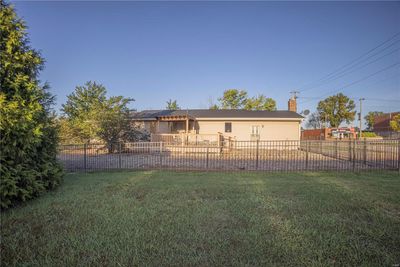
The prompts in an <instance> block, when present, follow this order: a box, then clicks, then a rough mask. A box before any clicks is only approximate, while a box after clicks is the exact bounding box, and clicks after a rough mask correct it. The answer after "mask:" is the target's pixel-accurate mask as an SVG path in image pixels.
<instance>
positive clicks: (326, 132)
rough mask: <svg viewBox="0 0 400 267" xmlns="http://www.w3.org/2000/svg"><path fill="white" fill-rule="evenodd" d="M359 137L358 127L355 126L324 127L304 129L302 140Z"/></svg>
mask: <svg viewBox="0 0 400 267" xmlns="http://www.w3.org/2000/svg"><path fill="white" fill-rule="evenodd" d="M355 138H357V132H356V129H355V128H353V127H341V128H322V129H310V130H303V131H302V132H301V139H302V140H327V139H355Z"/></svg>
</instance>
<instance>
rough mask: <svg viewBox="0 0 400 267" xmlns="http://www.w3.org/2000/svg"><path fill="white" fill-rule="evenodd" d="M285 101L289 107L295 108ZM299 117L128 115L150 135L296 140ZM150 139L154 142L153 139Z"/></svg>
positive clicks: (195, 112) (204, 112)
mask: <svg viewBox="0 0 400 267" xmlns="http://www.w3.org/2000/svg"><path fill="white" fill-rule="evenodd" d="M293 101H295V100H291V101H289V107H290V108H292V109H295V107H296V105H295V103H294V104H293ZM302 119H303V117H302V116H301V115H299V114H297V113H296V112H295V111H289V110H279V111H249V110H209V109H188V110H144V111H141V112H134V113H132V120H133V121H134V122H135V123H136V124H137V125H138V126H140V127H142V128H143V129H146V130H147V131H148V132H150V133H151V134H152V135H153V136H154V135H163V134H164V135H166V136H167V135H168V134H182V133H183V134H191V135H193V134H196V135H217V134H219V135H221V136H223V138H224V139H233V140H237V141H249V140H300V123H301V121H302ZM153 140H154V139H153Z"/></svg>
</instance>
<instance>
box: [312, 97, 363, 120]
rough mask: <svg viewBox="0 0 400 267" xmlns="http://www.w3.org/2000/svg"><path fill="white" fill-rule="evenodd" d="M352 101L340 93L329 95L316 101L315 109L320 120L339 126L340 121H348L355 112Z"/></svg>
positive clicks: (352, 117)
mask: <svg viewBox="0 0 400 267" xmlns="http://www.w3.org/2000/svg"><path fill="white" fill-rule="evenodd" d="M355 107H356V106H355V104H354V101H353V100H351V99H350V98H348V97H347V96H345V95H344V94H342V93H339V94H337V95H333V96H329V97H327V98H326V99H324V100H322V101H320V102H319V103H318V107H317V111H318V115H319V117H320V118H321V121H322V122H328V123H329V125H330V126H331V127H339V125H340V124H341V123H342V122H347V123H350V122H352V121H353V120H354V116H355V114H356V111H355V110H354V109H355Z"/></svg>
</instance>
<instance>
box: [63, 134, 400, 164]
mask: <svg viewBox="0 0 400 267" xmlns="http://www.w3.org/2000/svg"><path fill="white" fill-rule="evenodd" d="M399 151H400V141H399V140H373V141H368V140H367V141H366V140H346V141H319V140H318V141H314V140H304V141H303V140H302V141H297V140H296V141H287V140H286V141H235V142H228V143H226V144H221V146H219V147H216V146H200V145H197V146H190V145H176V144H171V143H166V142H137V143H117V144H113V145H112V146H110V145H108V146H107V145H105V144H84V145H61V146H60V148H59V155H58V157H59V159H60V161H61V162H62V163H63V164H64V167H65V169H66V170H67V171H94V170H113V169H174V170H248V171H255V170H259V171H319V170H335V171H358V170H374V169H375V170H399V171H400V153H399Z"/></svg>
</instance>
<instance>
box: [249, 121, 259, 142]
mask: <svg viewBox="0 0 400 267" xmlns="http://www.w3.org/2000/svg"><path fill="white" fill-rule="evenodd" d="M250 140H251V141H255V140H260V125H253V126H251V135H250Z"/></svg>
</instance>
